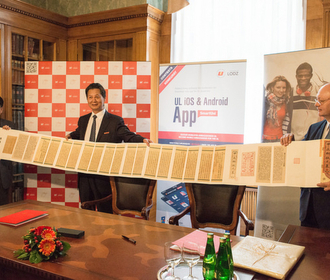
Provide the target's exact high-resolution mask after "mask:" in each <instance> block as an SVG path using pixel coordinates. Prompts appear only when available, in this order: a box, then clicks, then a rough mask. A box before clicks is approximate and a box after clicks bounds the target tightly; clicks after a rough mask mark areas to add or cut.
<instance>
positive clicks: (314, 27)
mask: <svg viewBox="0 0 330 280" xmlns="http://www.w3.org/2000/svg"><path fill="white" fill-rule="evenodd" d="M322 47H323V4H322V0H308V1H307V13H306V49H315V48H322Z"/></svg>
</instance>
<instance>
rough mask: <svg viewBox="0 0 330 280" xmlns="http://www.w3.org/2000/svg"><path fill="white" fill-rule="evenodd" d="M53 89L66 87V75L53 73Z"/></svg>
mask: <svg viewBox="0 0 330 280" xmlns="http://www.w3.org/2000/svg"><path fill="white" fill-rule="evenodd" d="M52 77H53V89H65V88H66V76H65V75H53V76H52Z"/></svg>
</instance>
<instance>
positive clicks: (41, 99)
mask: <svg viewBox="0 0 330 280" xmlns="http://www.w3.org/2000/svg"><path fill="white" fill-rule="evenodd" d="M38 103H52V90H51V89H38Z"/></svg>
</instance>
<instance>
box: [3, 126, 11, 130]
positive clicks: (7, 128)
mask: <svg viewBox="0 0 330 280" xmlns="http://www.w3.org/2000/svg"><path fill="white" fill-rule="evenodd" d="M2 128H3V129H5V130H10V129H11V128H10V126H8V125H4V126H3V127H2Z"/></svg>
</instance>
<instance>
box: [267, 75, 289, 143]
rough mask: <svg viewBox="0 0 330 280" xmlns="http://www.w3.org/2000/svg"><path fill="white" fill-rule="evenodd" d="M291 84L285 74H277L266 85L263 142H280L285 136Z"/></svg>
mask: <svg viewBox="0 0 330 280" xmlns="http://www.w3.org/2000/svg"><path fill="white" fill-rule="evenodd" d="M290 91H291V85H290V83H289V81H288V80H287V79H286V78H285V77H284V76H276V77H275V78H274V79H273V80H272V81H271V82H270V83H268V84H267V86H266V95H265V101H266V106H265V108H266V120H265V124H264V128H263V135H262V139H263V142H278V141H280V139H281V137H282V136H283V129H282V126H283V120H284V118H285V116H286V115H287V103H288V100H289V96H290Z"/></svg>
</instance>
